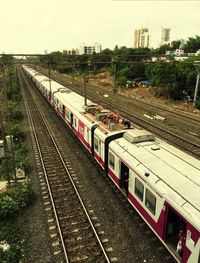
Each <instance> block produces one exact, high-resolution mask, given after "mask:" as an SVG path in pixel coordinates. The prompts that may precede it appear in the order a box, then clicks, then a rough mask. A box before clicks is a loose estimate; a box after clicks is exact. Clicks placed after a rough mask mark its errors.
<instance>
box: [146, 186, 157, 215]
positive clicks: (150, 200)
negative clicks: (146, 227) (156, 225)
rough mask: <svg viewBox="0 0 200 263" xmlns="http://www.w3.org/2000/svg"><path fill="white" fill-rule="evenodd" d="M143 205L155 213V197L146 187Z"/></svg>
mask: <svg viewBox="0 0 200 263" xmlns="http://www.w3.org/2000/svg"><path fill="white" fill-rule="evenodd" d="M145 205H146V207H147V208H148V209H149V210H150V211H151V212H152V214H154V215H155V213H156V197H155V196H154V195H153V194H152V193H151V192H150V191H149V190H148V189H146V197H145Z"/></svg>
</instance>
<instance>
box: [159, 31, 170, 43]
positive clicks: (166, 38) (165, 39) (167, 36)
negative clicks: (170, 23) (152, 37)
mask: <svg viewBox="0 0 200 263" xmlns="http://www.w3.org/2000/svg"><path fill="white" fill-rule="evenodd" d="M170 30H171V29H170V28H162V35H161V46H162V45H166V44H169V42H170Z"/></svg>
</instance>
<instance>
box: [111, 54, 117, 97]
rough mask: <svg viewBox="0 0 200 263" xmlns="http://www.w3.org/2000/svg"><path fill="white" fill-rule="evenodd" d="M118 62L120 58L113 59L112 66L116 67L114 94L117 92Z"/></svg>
mask: <svg viewBox="0 0 200 263" xmlns="http://www.w3.org/2000/svg"><path fill="white" fill-rule="evenodd" d="M117 62H118V57H116V56H115V57H113V58H112V65H113V67H114V78H113V93H116V92H117Z"/></svg>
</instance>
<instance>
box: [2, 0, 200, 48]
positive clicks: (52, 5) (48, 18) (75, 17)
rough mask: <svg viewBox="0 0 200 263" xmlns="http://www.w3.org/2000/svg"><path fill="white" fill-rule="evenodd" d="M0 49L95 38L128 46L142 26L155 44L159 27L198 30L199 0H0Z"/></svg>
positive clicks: (178, 34)
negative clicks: (147, 29)
mask: <svg viewBox="0 0 200 263" xmlns="http://www.w3.org/2000/svg"><path fill="white" fill-rule="evenodd" d="M0 8H1V10H0V18H1V20H0V21H1V24H0V53H1V52H4V53H43V52H44V50H47V51H48V52H52V51H57V50H60V51H62V50H63V49H71V48H78V47H79V46H80V44H81V43H82V42H85V43H86V44H93V43H94V42H98V43H101V44H102V47H103V49H104V48H110V49H113V48H114V47H115V45H118V46H127V47H132V46H133V35H134V30H135V29H137V28H139V27H141V26H147V27H148V28H149V30H150V35H151V46H153V47H157V46H158V44H159V42H160V39H161V27H169V28H171V40H177V39H180V38H185V39H187V38H188V37H190V36H192V37H195V35H200V0H197V1H192V0H184V1H181V0H178V1H175V0H171V1H167V0H157V1H151V0H148V1H143V0H139V1H136V0H0Z"/></svg>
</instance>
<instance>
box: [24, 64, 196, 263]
mask: <svg viewBox="0 0 200 263" xmlns="http://www.w3.org/2000/svg"><path fill="white" fill-rule="evenodd" d="M23 70H24V71H25V73H26V74H27V75H28V76H29V77H30V78H31V79H32V81H33V82H34V83H35V84H36V86H37V88H38V89H39V90H40V92H41V93H42V94H43V96H44V97H45V98H46V100H47V101H48V102H49V103H50V104H51V105H52V107H53V108H54V109H55V111H56V112H57V113H58V114H59V115H60V117H61V118H62V119H63V120H64V121H65V123H66V124H67V125H68V126H69V127H70V129H72V131H73V132H74V134H75V135H76V136H77V137H78V139H79V140H80V141H81V143H82V144H83V145H84V146H85V148H87V150H88V151H89V152H90V153H91V155H92V156H93V157H94V158H95V160H96V161H97V162H98V163H99V165H100V166H101V167H102V169H104V170H105V173H106V174H107V175H108V176H109V177H110V178H111V179H112V181H113V183H114V184H115V185H116V186H117V187H118V188H119V189H120V190H121V191H123V193H124V194H125V195H126V196H127V199H128V200H129V202H130V203H131V204H132V205H133V207H134V208H135V209H136V211H137V212H138V213H139V215H140V216H141V217H142V218H143V219H144V221H145V222H146V223H147V224H148V226H149V227H150V228H151V229H152V230H153V232H154V233H155V234H156V235H157V236H158V238H159V239H160V241H161V242H162V243H163V244H164V245H165V246H166V248H167V249H168V250H169V251H170V253H171V254H172V255H173V256H174V258H175V259H176V260H177V262H183V263H186V262H187V263H200V161H199V160H197V159H196V158H194V157H192V156H190V155H189V154H187V153H185V152H183V151H181V150H179V149H177V148H175V147H173V146H172V145H170V144H168V143H166V142H165V141H163V140H160V139H158V138H156V137H155V136H154V135H153V134H151V133H149V132H147V131H145V130H144V129H142V128H140V127H137V126H134V124H131V125H132V126H131V125H130V123H129V121H128V120H124V119H123V118H122V117H121V116H119V115H118V114H116V113H113V112H111V111H109V110H107V109H104V108H103V107H101V106H100V105H97V104H95V103H93V102H92V101H90V100H87V105H84V98H83V97H82V96H81V95H79V94H77V93H75V92H73V91H72V90H70V89H68V88H66V87H64V86H62V85H60V84H58V83H57V82H55V81H53V80H51V85H50V81H49V79H48V78H47V77H46V76H44V75H42V74H40V73H38V72H37V71H35V70H33V69H31V68H30V67H28V66H25V65H24V66H23Z"/></svg>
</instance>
